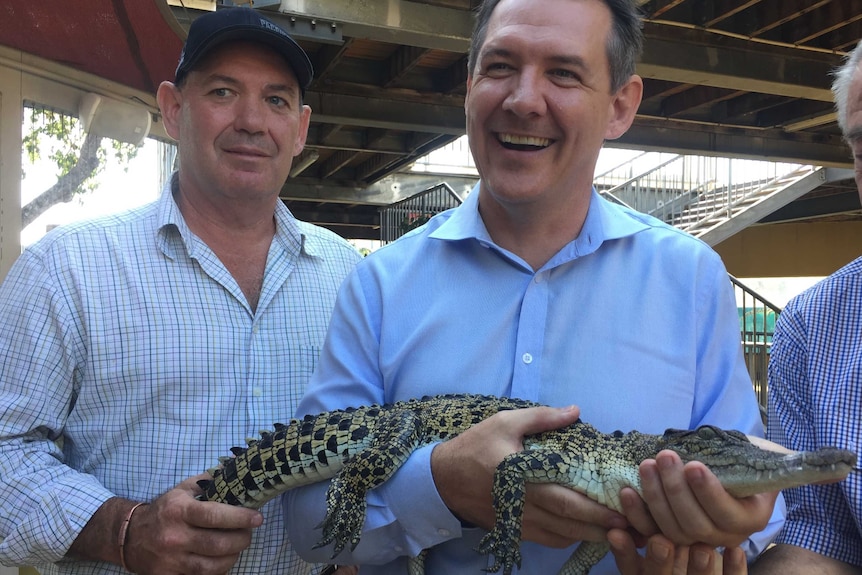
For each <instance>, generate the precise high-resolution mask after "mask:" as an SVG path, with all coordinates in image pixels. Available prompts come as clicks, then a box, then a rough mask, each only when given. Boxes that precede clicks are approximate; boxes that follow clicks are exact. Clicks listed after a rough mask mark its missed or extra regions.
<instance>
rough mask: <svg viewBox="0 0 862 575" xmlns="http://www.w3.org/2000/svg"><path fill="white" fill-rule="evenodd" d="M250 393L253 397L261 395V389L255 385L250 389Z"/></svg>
mask: <svg viewBox="0 0 862 575" xmlns="http://www.w3.org/2000/svg"><path fill="white" fill-rule="evenodd" d="M251 394H252V395H253V396H255V397H263V390H262V389H261V388H259V387H255V388H254V389H252V390H251Z"/></svg>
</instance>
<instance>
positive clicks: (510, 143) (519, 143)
mask: <svg viewBox="0 0 862 575" xmlns="http://www.w3.org/2000/svg"><path fill="white" fill-rule="evenodd" d="M497 139H498V140H499V141H500V144H502V145H503V147H504V148H506V149H507V150H516V151H519V152H533V151H536V150H543V149H545V148H547V147H548V146H550V145H551V140H549V139H548V138H539V137H536V136H515V135H513V134H498V135H497Z"/></svg>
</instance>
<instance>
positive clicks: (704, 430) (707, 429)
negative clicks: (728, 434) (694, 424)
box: [697, 425, 718, 439]
mask: <svg viewBox="0 0 862 575" xmlns="http://www.w3.org/2000/svg"><path fill="white" fill-rule="evenodd" d="M697 436H698V437H699V438H701V439H715V438H716V437H718V433H716V431H715V429H713V428H712V427H711V426H709V425H703V426H701V427H698V428H697Z"/></svg>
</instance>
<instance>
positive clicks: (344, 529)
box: [200, 395, 856, 575]
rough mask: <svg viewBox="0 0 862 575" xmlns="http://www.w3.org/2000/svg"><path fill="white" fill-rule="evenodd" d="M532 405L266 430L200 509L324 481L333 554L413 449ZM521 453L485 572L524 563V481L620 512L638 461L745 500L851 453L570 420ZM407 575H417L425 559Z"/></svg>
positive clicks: (316, 419) (210, 487) (584, 568)
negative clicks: (709, 479)
mask: <svg viewBox="0 0 862 575" xmlns="http://www.w3.org/2000/svg"><path fill="white" fill-rule="evenodd" d="M536 405H537V404H535V403H532V402H528V401H523V400H519V399H510V398H499V397H490V396H480V395H447V396H433V397H425V398H422V399H414V400H409V401H404V402H398V403H394V404H391V405H383V406H368V407H359V408H355V409H353V408H351V409H346V410H341V411H332V412H327V413H322V414H319V415H317V416H307V417H305V418H304V419H301V420H293V421H291V422H290V423H288V424H287V425H282V424H276V426H275V431H274V432H262V433H261V437H260V438H259V439H252V440H249V441H248V447H246V448H238V447H236V448H233V450H232V451H233V453H234V455H235V457H232V458H223V459H222V467H220V468H218V469H213V470H210V473H211V474H212V475H213V479H212V481H202V482H200V485H201V487H202V488H203V491H204V494H203V495H202V496H201V499H202V500H207V501H219V502H223V503H228V504H231V505H241V506H244V507H251V508H258V507H260V506H261V505H263V504H264V503H265V502H267V501H268V500H270V499H272V498H273V497H276V496H277V495H279V494H281V493H284V492H285V491H288V490H290V489H293V488H295V487H299V486H302V485H309V484H311V483H317V482H319V481H325V480H328V479H332V482H331V484H330V487H329V490H328V492H327V514H326V518H325V519H324V521H323V523H322V524H321V526H320V527H321V528H322V531H323V536H322V539H321V541H320V543H319V544H318V545H319V546H325V545H329V544H333V551H334V554H333V556H335V555H337V554H338V553H340V552H341V550H343V549H344V547H345V546H347V545H349V546H350V548H351V549H352V548H355V547H356V545H357V544H358V543H359V538H360V535H361V530H362V524H363V522H364V520H365V509H366V508H365V501H366V494H367V493H368V491H369V490H371V489H374V488H375V487H377V486H378V485H381V484H382V483H384V482H386V481H387V480H388V479H389V478H390V477H392V475H393V474H394V473H395V472H396V471H397V470H398V468H399V467H400V466H401V465H402V464H403V463H404V461H406V460H407V458H408V457H410V454H411V453H413V451H414V450H416V449H417V448H419V447H421V446H423V445H427V444H429V443H434V442H438V441H446V440H447V439H450V438H452V437H454V436H455V435H458V434H459V433H461V432H463V431H465V430H466V429H468V428H469V427H471V426H472V425H475V424H476V423H478V422H480V421H482V420H484V419H487V418H488V417H490V416H491V415H493V414H495V413H497V412H499V411H502V410H508V409H520V408H525V407H533V406H536ZM524 447H525V450H524V451H522V452H518V453H513V454H511V455H509V456H508V457H506V458H505V459H504V460H503V461H502V462H501V463H500V465H499V466H498V467H497V471H496V473H495V476H494V487H493V495H494V508H495V511H496V524H495V526H494V529H493V530H491V532H490V533H488V534H487V535H486V536H485V537H484V538H483V539H482V541H481V543H480V545H479V549H478V551H479V552H481V553H491V554H493V555H494V558H495V563H494V566H493V567H492V569H491V571H494V572H496V571H499V570H500V569H502V570H503V573H504V575H510V573H511V572H512V569H513V568H514V566H515V565H520V561H521V554H520V545H519V543H520V536H521V513H522V511H523V506H524V501H523V498H522V497H521V496H520V495H519V494H522V493H524V486H525V485H524V484H525V483H559V484H561V485H565V486H567V487H569V488H570V489H573V490H575V491H578V492H580V493H583V494H585V495H587V496H588V497H590V498H591V499H593V500H595V501H598V502H599V503H602V504H603V505H606V506H608V507H610V508H611V509H615V510H617V511H621V510H622V506H621V504H620V500H619V492H620V490H621V489H622V488H623V487H626V486H628V487H632V488H634V489H635V490H636V491H638V493H641V487H640V478H639V476H638V466H639V464H640V463H641V462H642V461H643V460H645V459H649V458H654V457H655V456H656V455H657V454H658V452H659V451H661V450H663V449H670V450H673V451H676V452H677V453H679V455H680V457H681V458H682V460H683V461H684V462H688V461H701V462H703V463H704V464H705V465H706V466H707V467H709V468H710V469H711V470H712V472H713V473H714V474H715V475H716V477H718V479H719V481H721V483H722V485H723V486H724V487H725V488H726V489H727V490H728V492H729V493H731V494H732V495H734V496H737V497H744V496H747V495H752V494H754V493H761V492H764V491H775V490H779V489H786V488H788V487H795V486H798V485H804V484H808V483H814V482H818V481H827V480H836V479H843V478H845V477H846V476H847V474H848V473H849V472H850V471H851V470H853V469H854V468H855V466H856V454H855V453H853V452H850V451H846V450H841V449H834V448H827V449H821V450H818V451H816V452H805V453H785V452H774V451H767V450H764V449H761V448H760V447H757V446H755V445H754V444H752V443H751V442H750V441H749V440H748V438H747V437H746V436H745V435H744V434H742V433H740V432H738V431H725V430H721V429H718V428H716V427H712V426H702V427H700V428H698V429H696V430H693V431H685V430H673V429H669V430H667V431H666V432H665V433H664V434H663V435H649V434H644V433H639V432H637V431H631V432H629V433H622V432H619V431H618V432H614V433H612V434H605V433H601V432H599V431H598V430H596V429H595V428H594V427H592V426H591V425H589V424H587V423H583V422H581V421H578V422H576V423H574V424H572V425H570V426H568V427H566V428H563V429H558V430H554V431H549V432H545V433H541V434H537V435H533V436H529V437H527V438H526V439H525V445H524ZM607 550H608V549H607V545H605V544H601V543H582V544H581V545H580V546H578V548H577V549H576V550H575V552H574V554H573V555H572V557H571V558H570V559H569V560H568V562H567V563H566V564H565V565H564V566H563V568H562V570H561V571H560V575H584V574H586V573H588V572H589V570H590V569H591V568H592V566H593V565H595V563H596V562H597V561H599V560H600V559H601V558H602V557H603V556H604V555H605V553H607ZM410 569H411V571H410V573H411V574H416V573H422V572H423V569H422V559H421V558H418V559H416V560H414V561H412V562H411V565H410Z"/></svg>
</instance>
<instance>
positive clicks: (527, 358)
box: [521, 353, 533, 365]
mask: <svg viewBox="0 0 862 575" xmlns="http://www.w3.org/2000/svg"><path fill="white" fill-rule="evenodd" d="M521 359H523V360H524V363H526V364H527V365H529V364H531V363H533V356H532V355H530V354H529V353H525V354H524V355H522V356H521Z"/></svg>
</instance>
